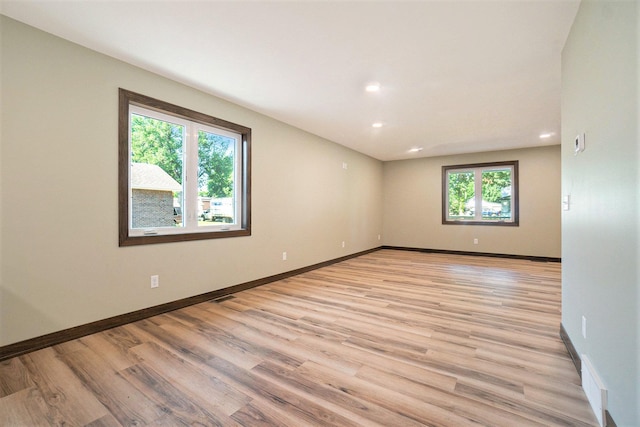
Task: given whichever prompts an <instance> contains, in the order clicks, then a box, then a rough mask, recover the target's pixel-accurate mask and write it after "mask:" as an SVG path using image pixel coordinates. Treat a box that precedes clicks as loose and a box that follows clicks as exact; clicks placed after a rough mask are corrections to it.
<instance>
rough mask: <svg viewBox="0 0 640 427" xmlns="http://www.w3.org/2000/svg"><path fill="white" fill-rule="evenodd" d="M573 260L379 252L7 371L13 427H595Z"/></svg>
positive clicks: (1, 409) (1, 376)
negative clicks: (563, 307)
mask: <svg viewBox="0 0 640 427" xmlns="http://www.w3.org/2000/svg"><path fill="white" fill-rule="evenodd" d="M559 324H560V264H558V263H541V262H532V261H521V260H507V259H497V258H484V257H470V256H452V255H439V254H425V253H417V252H405V251H394V250H381V251H377V252H374V253H371V254H368V255H365V256H361V257H359V258H354V259H351V260H348V261H345V262H342V263H339V264H334V265H332V266H330V267H325V268H322V269H319V270H315V271H312V272H309V273H305V274H302V275H299V276H296V277H293V278H289V279H286V280H282V281H279V282H274V283H272V284H269V285H265V286H262V287H259V288H254V289H251V290H248V291H244V292H241V293H237V294H235V295H233V296H232V297H230V298H229V299H226V300H224V301H218V302H213V301H212V302H207V303H203V304H199V305H195V306H191V307H189V308H186V309H182V310H178V311H175V312H172V313H169V314H164V315H161V316H157V317H153V318H150V319H148V320H144V321H140V322H136V323H133V324H129V325H127V326H123V327H119V328H115V329H111V330H109V331H105V332H102V333H97V334H95V335H91V336H88V337H85V338H82V339H79V340H75V341H71V342H68V343H65V344H62V345H57V346H54V347H51V348H47V349H44V350H40V351H36V352H33V353H30V354H27V355H24V356H21V357H18V358H14V359H10V360H8V361H5V362H2V363H0V425H2V426H41V425H42V426H48V425H65V426H75V425H90V426H120V425H123V426H125V425H152V426H179V425H198V426H200V425H221V426H238V425H241V426H296V427H298V426H306V425H323V426H324V425H327V426H329V425H334V426H341V427H342V426H373V425H381V426H402V427H404V426H418V425H432V426H456V427H457V426H468V425H476V426H477V425H485V426H509V427H520V426H595V425H597V424H596V421H595V418H594V416H593V414H592V413H591V410H590V409H589V407H588V403H587V402H586V399H585V396H584V394H583V392H582V389H581V388H580V386H579V377H578V374H577V373H576V371H575V368H574V366H573V364H572V363H571V360H570V359H569V356H568V354H567V352H566V349H565V347H564V346H563V344H562V341H561V340H560V338H559V332H558V331H559Z"/></svg>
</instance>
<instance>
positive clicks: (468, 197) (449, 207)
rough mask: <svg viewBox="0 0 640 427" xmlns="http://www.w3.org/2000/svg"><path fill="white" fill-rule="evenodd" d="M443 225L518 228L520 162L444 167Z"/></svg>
mask: <svg viewBox="0 0 640 427" xmlns="http://www.w3.org/2000/svg"><path fill="white" fill-rule="evenodd" d="M442 223H443V224H475V225H509V226H517V225H518V161H517V160H514V161H509V162H499V163H478V164H471V165H455V166H443V167H442Z"/></svg>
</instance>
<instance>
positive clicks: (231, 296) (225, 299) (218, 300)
mask: <svg viewBox="0 0 640 427" xmlns="http://www.w3.org/2000/svg"><path fill="white" fill-rule="evenodd" d="M234 298H235V297H234V296H233V295H227V296H224V297H220V298H216V299H213V300H211V301H213V302H223V301H228V300H230V299H234Z"/></svg>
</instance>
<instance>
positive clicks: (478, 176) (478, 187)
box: [473, 169, 482, 221]
mask: <svg viewBox="0 0 640 427" xmlns="http://www.w3.org/2000/svg"><path fill="white" fill-rule="evenodd" d="M473 183H474V203H475V215H474V217H475V220H476V221H482V169H476V170H475V171H474V179H473Z"/></svg>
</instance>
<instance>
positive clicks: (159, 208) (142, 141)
mask: <svg viewBox="0 0 640 427" xmlns="http://www.w3.org/2000/svg"><path fill="white" fill-rule="evenodd" d="M130 122H131V159H130V160H131V170H130V174H131V175H130V177H131V227H132V228H158V227H182V225H183V221H182V192H183V189H182V180H183V179H182V177H183V173H182V172H183V158H182V147H183V141H184V134H185V129H184V126H181V125H177V124H174V123H169V122H166V121H162V120H158V119H154V118H150V117H145V116H142V115H138V114H131V117H130Z"/></svg>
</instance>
